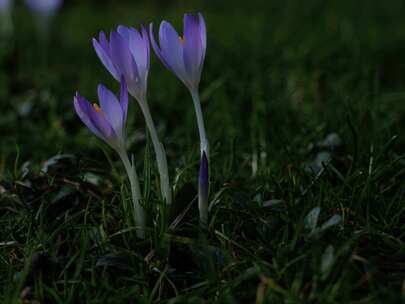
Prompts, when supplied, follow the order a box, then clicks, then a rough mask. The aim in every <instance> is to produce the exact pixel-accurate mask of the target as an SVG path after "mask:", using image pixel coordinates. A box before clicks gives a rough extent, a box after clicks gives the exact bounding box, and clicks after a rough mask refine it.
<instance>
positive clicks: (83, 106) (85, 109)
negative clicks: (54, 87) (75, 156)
mask: <svg viewBox="0 0 405 304" xmlns="http://www.w3.org/2000/svg"><path fill="white" fill-rule="evenodd" d="M73 105H74V107H75V110H76V114H77V115H78V116H79V118H80V119H81V121H82V122H83V123H84V124H85V125H86V126H87V128H89V129H90V131H91V132H93V133H94V134H95V135H96V136H97V137H99V138H101V139H103V140H105V137H104V136H103V134H102V133H101V132H100V131H99V130H98V128H97V127H96V126H95V125H94V123H93V121H92V119H91V115H90V114H89V107H92V105H91V104H90V103H89V102H88V101H87V100H86V99H85V98H83V97H82V96H80V95H79V93H76V95H75V97H74V98H73Z"/></svg>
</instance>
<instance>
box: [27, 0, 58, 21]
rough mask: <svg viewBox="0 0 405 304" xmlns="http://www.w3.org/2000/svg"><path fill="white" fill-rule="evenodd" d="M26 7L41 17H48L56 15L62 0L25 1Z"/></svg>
mask: <svg viewBox="0 0 405 304" xmlns="http://www.w3.org/2000/svg"><path fill="white" fill-rule="evenodd" d="M25 3H26V4H27V5H28V7H29V8H30V9H31V10H32V11H33V12H34V13H36V14H38V15H41V16H42V17H49V16H53V15H55V14H56V12H57V11H58V10H59V9H60V7H61V6H62V4H63V0H25Z"/></svg>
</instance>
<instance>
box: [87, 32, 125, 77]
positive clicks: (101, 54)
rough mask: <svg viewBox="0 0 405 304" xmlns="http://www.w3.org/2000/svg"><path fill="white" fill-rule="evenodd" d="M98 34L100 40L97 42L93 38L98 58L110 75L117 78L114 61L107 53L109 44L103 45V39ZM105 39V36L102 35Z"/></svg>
mask: <svg viewBox="0 0 405 304" xmlns="http://www.w3.org/2000/svg"><path fill="white" fill-rule="evenodd" d="M101 37H102V36H101V34H100V42H98V41H97V40H96V39H95V38H93V47H94V49H95V51H96V53H97V56H98V58H100V60H101V62H102V63H103V64H104V66H105V67H106V69H107V70H108V71H109V72H110V73H111V75H112V76H113V77H114V78H115V79H117V80H119V76H120V75H119V73H118V71H117V69H116V68H115V66H114V63H113V62H112V60H111V57H110V54H109V46H107V47H106V46H105V41H104V40H103V39H102V38H101ZM104 39H105V36H104Z"/></svg>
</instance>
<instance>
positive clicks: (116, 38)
mask: <svg viewBox="0 0 405 304" xmlns="http://www.w3.org/2000/svg"><path fill="white" fill-rule="evenodd" d="M93 46H94V49H95V50H96V52H97V55H98V57H99V58H100V60H101V62H102V63H103V64H104V66H105V67H106V68H107V70H108V71H109V72H110V73H111V75H112V76H113V77H114V78H115V79H116V80H117V81H120V78H121V75H123V76H124V78H125V81H126V82H127V84H128V91H129V92H130V94H131V95H132V96H134V97H135V98H136V99H137V100H138V102H141V103H144V102H146V101H145V100H146V91H147V85H148V73H149V61H150V60H149V57H150V50H149V39H148V34H147V32H146V29H145V28H144V27H142V29H141V31H139V32H138V31H137V30H136V29H134V28H132V27H131V28H127V27H125V26H119V27H118V28H117V30H116V31H112V32H111V34H110V40H108V39H107V37H106V35H105V33H104V32H100V35H99V40H97V39H95V38H93Z"/></svg>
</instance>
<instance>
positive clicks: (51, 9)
mask: <svg viewBox="0 0 405 304" xmlns="http://www.w3.org/2000/svg"><path fill="white" fill-rule="evenodd" d="M25 3H26V4H27V6H28V8H29V9H30V10H31V11H32V13H33V15H34V18H35V25H36V27H37V31H38V36H39V39H40V40H41V41H40V43H41V44H43V45H44V52H45V51H46V47H47V44H48V39H49V36H50V33H49V32H50V30H51V22H52V19H53V17H54V16H55V15H56V13H57V12H58V11H59V9H60V8H61V6H62V4H63V0H25Z"/></svg>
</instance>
